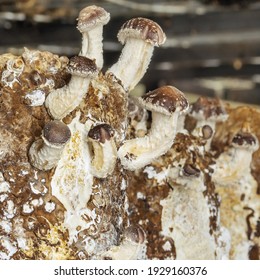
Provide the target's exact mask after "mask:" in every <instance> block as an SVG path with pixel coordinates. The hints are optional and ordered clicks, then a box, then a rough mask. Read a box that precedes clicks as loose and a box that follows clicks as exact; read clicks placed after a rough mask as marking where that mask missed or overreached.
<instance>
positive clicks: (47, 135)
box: [42, 121, 71, 146]
mask: <svg viewBox="0 0 260 280" xmlns="http://www.w3.org/2000/svg"><path fill="white" fill-rule="evenodd" d="M42 137H43V139H44V140H45V141H47V143H50V144H51V145H56V146H62V145H64V144H65V143H67V142H68V141H69V139H70V137H71V132H70V129H69V127H68V126H67V125H66V124H64V123H63V122H61V121H50V122H48V123H47V124H46V125H45V126H44V128H43V132H42Z"/></svg>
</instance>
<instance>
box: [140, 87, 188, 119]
mask: <svg viewBox="0 0 260 280" xmlns="http://www.w3.org/2000/svg"><path fill="white" fill-rule="evenodd" d="M138 103H139V104H140V105H141V106H142V107H143V108H145V109H147V110H150V111H155V112H160V113H162V114H165V115H172V114H173V113H175V112H180V113H185V112H186V111H187V110H188V108H189V103H188V101H187V99H186V98H185V96H184V94H183V93H182V92H181V91H180V90H178V89H177V88H175V87H173V86H162V87H159V88H157V89H155V90H153V91H149V92H147V93H146V94H144V95H143V96H142V97H139V98H138Z"/></svg>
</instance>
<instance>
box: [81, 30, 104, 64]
mask: <svg viewBox="0 0 260 280" xmlns="http://www.w3.org/2000/svg"><path fill="white" fill-rule="evenodd" d="M79 55H82V56H85V57H88V58H90V59H95V62H96V65H97V68H98V69H101V68H102V67H103V63H104V59H103V25H99V26H97V27H96V28H94V29H92V30H89V31H88V32H84V33H82V48H81V51H80V53H79Z"/></svg>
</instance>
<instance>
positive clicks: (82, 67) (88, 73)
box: [67, 55, 98, 78]
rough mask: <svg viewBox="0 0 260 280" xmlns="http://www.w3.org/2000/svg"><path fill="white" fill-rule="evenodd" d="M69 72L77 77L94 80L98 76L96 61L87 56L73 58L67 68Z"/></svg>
mask: <svg viewBox="0 0 260 280" xmlns="http://www.w3.org/2000/svg"><path fill="white" fill-rule="evenodd" d="M67 71H68V72H69V73H70V74H72V75H75V76H80V77H91V78H94V77H96V76H97V74H98V68H97V66H96V63H95V60H92V59H89V58H87V57H85V56H80V55H77V56H73V57H72V58H71V59H70V61H69V64H68V66H67Z"/></svg>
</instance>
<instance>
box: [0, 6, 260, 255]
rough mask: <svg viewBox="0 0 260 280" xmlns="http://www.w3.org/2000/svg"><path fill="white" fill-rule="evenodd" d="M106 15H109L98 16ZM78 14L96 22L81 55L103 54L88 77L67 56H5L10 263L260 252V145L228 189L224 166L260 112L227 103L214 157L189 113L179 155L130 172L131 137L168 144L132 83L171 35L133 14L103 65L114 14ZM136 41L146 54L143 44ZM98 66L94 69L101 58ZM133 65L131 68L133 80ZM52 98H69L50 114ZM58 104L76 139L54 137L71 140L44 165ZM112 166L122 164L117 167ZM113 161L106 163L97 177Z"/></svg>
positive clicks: (0, 88) (3, 235) (1, 191)
mask: <svg viewBox="0 0 260 280" xmlns="http://www.w3.org/2000/svg"><path fill="white" fill-rule="evenodd" d="M85 12H86V13H87V14H86V13H85ZM88 12H89V13H90V17H89V16H88ZM101 15H104V17H105V19H104V21H103V20H102V17H101V18H99V19H97V18H95V16H99V17H100V16H101ZM79 18H80V19H79V23H80V25H81V24H83V26H85V24H86V26H87V28H84V30H83V29H82V30H81V29H80V28H78V29H79V30H81V31H80V32H81V33H82V43H83V46H82V50H81V52H80V55H81V56H85V57H84V58H82V57H81V58H79V59H77V61H87V60H89V58H91V59H95V58H96V62H97V64H98V65H97V66H98V73H95V75H90V76H88V81H87V82H86V83H85V82H84V83H82V79H81V78H78V76H77V78H76V79H73V80H72V79H71V74H69V71H68V65H69V63H70V62H71V60H70V61H69V59H68V58H67V57H59V56H57V55H55V54H52V53H49V52H41V51H38V50H28V49H26V48H25V49H24V52H23V53H22V55H21V56H15V55H12V54H3V55H0V119H1V122H0V206H1V207H0V259H146V258H148V259H225V258H229V257H230V258H246V256H248V254H249V258H250V259H257V258H259V237H260V221H259V215H258V213H259V193H260V191H259V182H260V179H259V178H260V177H259V174H260V162H259V157H258V154H259V150H258V151H256V152H255V153H254V154H253V160H252V164H251V166H250V161H249V162H248V164H247V168H246V172H245V174H243V176H242V177H240V178H235V179H234V180H232V182H231V183H228V184H226V185H225V184H224V186H222V185H221V184H220V180H218V176H219V177H221V175H223V174H222V173H224V175H225V174H226V173H227V170H228V169H227V168H226V167H225V166H224V165H221V162H223V161H229V160H230V159H229V152H228V151H229V150H228V149H229V146H230V143H231V139H232V138H233V137H234V135H235V134H236V133H237V132H238V131H239V130H240V129H241V128H242V127H244V125H245V124H244V123H245V122H247V123H250V129H251V131H252V133H254V134H255V135H256V136H257V137H258V138H260V134H259V131H258V126H259V121H260V114H259V112H258V111H256V110H254V109H249V108H246V107H241V108H238V109H232V110H231V109H228V110H227V111H228V113H229V114H230V117H229V119H228V120H227V121H224V119H223V120H222V121H224V123H222V124H217V126H216V135H215V136H214V138H213V142H212V143H213V147H214V153H212V149H211V148H210V141H211V138H210V139H209V138H205V139H203V134H202V133H201V131H202V130H201V129H202V128H201V127H197V130H196V131H195V132H194V133H193V134H194V135H193V134H192V133H189V131H191V130H192V129H189V128H192V126H194V123H192V122H191V123H189V118H186V122H185V125H186V127H185V129H183V127H182V126H183V125H182V123H183V121H184V116H182V117H181V119H180V122H179V123H178V122H177V123H176V124H174V129H175V128H176V129H177V132H179V131H181V132H182V133H181V132H179V133H177V135H176V137H175V135H173V136H172V137H173V138H174V137H175V139H169V141H170V143H171V145H172V146H171V148H170V149H169V150H168V151H166V152H165V151H164V150H163V152H162V153H160V156H159V155H158V154H156V156H151V157H150V160H149V161H148V163H147V162H146V163H145V164H143V165H142V164H141V165H139V167H140V166H142V168H139V169H137V168H136V169H135V170H133V171H129V170H125V169H129V168H127V167H125V166H124V165H123V164H122V162H123V160H122V158H120V157H119V156H118V150H119V149H120V147H122V146H123V145H125V143H139V142H140V141H139V140H140V139H139V138H144V137H146V136H147V135H150V136H151V135H152V136H151V145H152V147H153V149H154V148H156V147H154V145H155V146H156V145H160V141H153V140H154V137H153V136H156V137H155V138H156V139H157V140H158V139H160V127H156V129H155V128H153V126H152V125H151V122H152V117H151V115H150V113H149V112H148V110H150V109H151V108H150V109H149V108H148V110H146V109H144V108H141V107H140V106H138V105H137V104H135V101H134V100H133V99H132V98H131V97H129V96H128V92H127V89H132V88H133V87H134V86H135V85H136V84H137V83H138V81H139V80H140V79H141V78H142V76H143V75H144V73H145V72H146V70H147V66H148V64H149V62H150V59H151V56H152V53H153V49H154V47H155V46H158V45H160V44H162V43H163V42H164V41H165V35H164V33H163V31H162V30H161V28H160V27H159V26H158V25H157V24H156V23H154V22H152V21H150V20H148V19H143V18H137V19H131V20H130V21H128V22H127V23H126V24H125V25H124V28H126V29H125V30H124V28H123V29H122V30H123V31H122V30H121V31H120V32H119V34H121V35H120V36H119V37H120V38H119V39H120V40H121V42H122V43H123V44H125V45H124V46H123V51H122V54H121V56H120V57H119V60H118V62H116V63H115V64H114V65H112V66H111V68H109V69H108V70H107V72H102V69H101V68H102V63H103V56H102V40H103V38H102V30H103V25H105V24H106V23H107V21H108V20H109V18H110V15H109V13H107V12H106V11H104V10H103V9H102V8H101V9H100V8H99V7H97V6H90V7H88V8H87V9H85V10H84V13H81V14H80V15H79ZM86 20H91V22H84V21H86ZM92 20H93V21H92ZM78 27H79V26H78ZM89 28H90V29H89ZM91 28H93V29H91ZM135 28H137V30H134V29H135ZM122 32H123V33H122ZM95 34H97V37H96V35H95ZM122 36H123V37H124V38H123V39H122ZM129 36H130V37H131V36H134V37H133V38H130V37H129ZM136 36H137V37H136ZM89 40H93V41H91V42H90V41H89ZM137 41H138V46H139V47H140V48H139V51H138V55H137V54H136V53H135V51H134V49H133V47H134V46H135V45H136V43H137ZM94 44H98V50H99V51H97V50H96V49H95V48H93V46H94ZM150 44H151V45H150ZM129 50H130V51H131V50H132V51H131V53H129ZM133 56H134V57H135V59H136V60H135V61H132V60H133ZM89 63H90V64H91V65H92V66H93V67H94V66H95V65H94V64H95V60H93V61H92V62H91V61H89ZM74 66H75V67H76V68H77V63H75V64H74ZM84 67H85V66H84V65H83V64H82V65H79V68H80V69H74V71H75V72H73V73H72V75H73V74H75V73H77V75H78V73H79V72H81V71H82V73H83V72H84V71H83V70H84V69H83V68H84ZM94 68H95V67H94ZM94 68H93V69H94ZM88 70H89V69H88ZM82 73H80V74H82ZM125 73H130V74H131V79H130V80H127V79H126V77H127V76H128V74H127V75H126V74H125ZM80 74H79V77H82V76H80ZM83 78H84V77H83ZM126 80H127V81H126ZM71 81H72V82H71ZM70 82H71V84H70ZM78 82H79V83H80V84H79V87H80V98H78V99H77V100H76V101H77V102H75V103H73V104H71V103H70V102H69V104H68V102H62V92H66V93H67V94H72V95H71V96H70V100H73V95H75V94H77V83H78ZM69 84H70V87H69ZM68 88H70V90H69V91H68ZM161 89H163V87H161V88H160V90H161ZM56 94H58V99H55V95H56ZM49 96H50V97H51V98H53V99H51V98H50V100H59V104H55V102H54V103H53V104H52V103H51V105H50V104H48V106H49V105H50V106H52V107H51V108H52V109H51V110H49V109H46V108H49V107H48V106H47V103H48V102H46V103H45V100H46V98H49ZM183 98H184V99H185V97H183ZM157 101H158V102H159V103H164V102H165V100H164V99H161V100H160V98H159V99H158V100H157ZM60 102H61V104H60ZM214 102H215V101H214ZM214 102H213V103H214ZM216 102H217V101H216ZM159 103H158V104H159ZM204 103H205V104H208V101H207V100H204ZM187 105H188V104H187ZM55 106H59V108H60V107H62V106H63V107H65V108H64V109H65V110H64V112H67V113H66V114H65V115H64V116H63V115H62V117H60V118H58V117H57V118H58V120H55V121H57V122H58V123H62V125H63V126H65V128H66V129H65V130H66V131H67V136H68V135H69V136H70V137H66V135H65V138H64V135H63V134H62V132H61V131H60V132H57V135H55V137H54V138H53V139H58V140H60V139H66V141H65V142H62V141H61V142H59V141H58V142H55V141H49V140H48V141H49V144H50V146H51V147H52V148H55V145H56V144H60V143H61V144H62V145H63V146H62V151H61V153H57V154H58V158H57V159H56V157H55V161H53V162H50V161H51V160H50V159H49V161H48V158H44V153H40V152H39V153H37V149H36V151H35V155H36V158H37V156H38V157H39V159H40V160H39V164H38V165H37V168H36V167H33V162H32V161H30V157H29V154H30V152H29V151H30V147H32V146H33V143H35V142H37V141H38V140H39V139H43V140H44V138H43V136H44V131H45V128H46V125H48V124H50V123H53V122H51V121H53V119H55V118H56V117H55V114H54V115H53V114H52V113H51V112H54V111H55V108H56V107H55ZM61 118H62V119H61ZM154 118H155V117H154ZM175 120H176V118H175ZM212 121H213V122H214V123H215V120H212ZM190 124H191V125H190ZM203 124H204V123H203ZM207 124H208V123H207ZM201 125H202V124H197V126H201ZM47 127H48V126H47ZM101 127H103V130H102V129H101ZM97 128H98V129H97ZM104 128H107V129H108V128H109V129H110V130H111V131H113V133H112V132H111V134H109V133H108V132H107V131H106V130H104ZM151 128H153V129H154V132H155V133H154V134H151ZM157 128H158V129H157ZM178 129H181V130H178ZM186 129H187V130H186ZM90 131H92V132H93V131H94V133H93V134H91V133H90ZM97 131H98V133H100V134H99V135H98V137H97V134H95V133H97ZM213 131H214V128H212V132H213ZM106 133H108V134H109V135H108V134H106ZM149 133H150V134H149ZM161 135H164V136H167V133H164V134H161ZM133 139H134V140H135V141H133V142H131V141H130V142H127V141H128V140H133ZM45 140H46V139H45ZM91 141H92V142H91ZM93 141H96V142H95V143H94V142H93ZM109 141H113V142H111V143H113V144H112V145H110V144H111V143H110V142H109ZM138 141H139V142H138ZM37 143H38V142H37ZM42 143H43V142H42ZM44 143H45V144H46V142H44ZM172 143H173V144H172ZM108 144H109V145H108ZM139 144H140V143H139ZM94 145H96V146H94ZM206 146H207V148H205V147H206ZM108 147H110V150H111V151H113V159H112V161H110V159H109V158H104V155H107V154H109V152H108V151H109V149H108ZM136 147H138V145H136ZM136 147H133V149H135V148H136ZM216 147H217V148H218V149H216ZM38 148H39V150H40V149H41V148H42V147H41V145H39V147H38ZM50 150H51V149H50ZM127 156H128V154H127ZM59 157H60V158H59ZM56 160H57V161H56ZM129 160H131V157H129ZM46 162H47V163H50V164H51V165H50V166H51V169H50V170H44V166H43V165H44V164H45V163H46ZM108 162H112V166H113V167H114V168H108V167H107V164H108ZM42 163H43V164H42ZM102 164H104V166H105V167H104V170H102V172H100V174H98V172H99V170H101V169H102V168H100V169H99V167H100V166H101V167H102V166H103V165H102ZM53 165H54V166H53ZM95 165H97V167H98V168H96V169H94V168H93V166H95ZM143 166H144V167H143ZM219 166H222V167H223V166H224V168H222V169H221V168H220V167H219ZM93 170H95V172H94V171H93ZM220 170H221V171H220ZM214 171H216V175H215V178H214ZM218 172H220V174H219V173H218ZM251 172H252V176H251ZM212 176H213V177H212ZM215 186H217V190H218V192H219V194H217V192H216V188H215ZM241 186H243V188H241ZM245 190H246V191H245ZM241 192H242V193H241ZM219 195H221V197H222V198H221V199H222V201H223V203H222V209H221V211H222V213H221V212H220V211H219V204H220V200H221V199H220V196H219ZM226 199H227V202H225V200H226ZM228 199H231V200H232V201H231V205H233V206H234V207H230V205H229V201H228ZM233 200H234V201H233ZM223 211H224V212H223ZM222 221H223V223H222ZM222 224H224V225H225V227H226V228H227V229H225V228H224V227H223V226H222ZM236 224H239V226H238V227H237V232H232V230H230V228H232V227H233V228H234V225H236ZM240 229H241V230H240ZM228 230H229V231H228ZM238 231H239V232H238ZM230 233H231V236H230ZM233 235H234V236H239V238H240V237H241V236H245V235H246V238H245V242H243V243H241V244H240V245H237V242H234V239H233V241H232V237H233ZM230 238H231V242H230V240H229V239H230ZM239 238H238V239H237V240H240V239H239ZM243 238H244V237H243ZM243 238H242V239H243ZM243 240H244V239H243ZM230 244H231V251H230V252H231V253H230V255H229V249H230V248H229V246H230ZM248 250H249V252H248Z"/></svg>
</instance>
